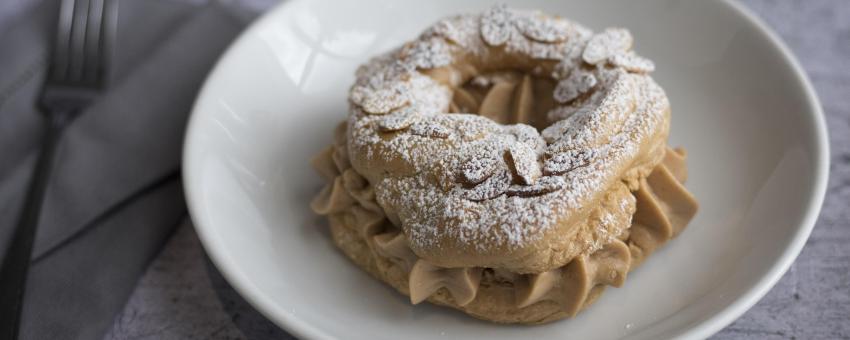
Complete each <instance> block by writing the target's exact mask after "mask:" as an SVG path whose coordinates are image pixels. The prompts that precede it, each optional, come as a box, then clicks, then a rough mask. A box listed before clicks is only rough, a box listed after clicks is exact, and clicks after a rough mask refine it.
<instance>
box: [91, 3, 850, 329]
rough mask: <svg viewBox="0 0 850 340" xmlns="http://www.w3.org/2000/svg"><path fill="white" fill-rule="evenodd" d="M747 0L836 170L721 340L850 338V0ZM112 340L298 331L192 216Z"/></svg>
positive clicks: (146, 278) (144, 283)
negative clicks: (813, 95) (800, 232)
mask: <svg viewBox="0 0 850 340" xmlns="http://www.w3.org/2000/svg"><path fill="white" fill-rule="evenodd" d="M199 2H202V1H199ZM226 2H229V3H230V5H233V3H234V2H233V1H226ZM743 2H744V3H745V4H746V5H747V6H748V7H749V8H751V9H752V10H753V11H754V12H755V13H756V14H758V15H760V16H761V17H762V18H763V19H764V20H765V21H767V23H768V24H769V25H770V26H772V27H773V29H774V30H776V31H777V32H778V33H779V35H780V36H782V38H783V39H784V40H785V41H786V43H787V44H788V45H789V46H790V47H791V49H792V50H793V51H794V53H795V54H796V55H797V57H798V58H799V60H800V62H801V63H802V65H803V68H804V69H805V70H806V71H807V72H808V74H809V77H810V79H811V80H812V82H813V83H814V86H815V88H816V90H817V92H818V95H819V96H820V99H821V101H822V103H823V106H824V111H825V112H826V116H827V117H826V118H827V124H828V126H829V133H830V136H829V137H830V145H831V153H832V154H831V158H832V168H831V169H830V176H831V177H830V181H829V190H828V193H827V197H826V202H825V204H824V206H823V211H822V213H821V216H820V218H819V220H818V222H817V226H816V227H815V229H814V232H813V233H812V236H811V238H810V239H809V241H808V243H807V244H806V247H805V248H804V249H803V251H802V253H801V254H800V257H799V258H798V259H797V261H796V262H795V263H794V265H793V266H792V267H791V269H790V270H789V271H788V273H786V274H785V276H784V277H783V278H782V280H781V281H779V283H778V284H777V285H776V286H775V287H774V288H773V289H772V290H771V291H770V292H769V293H768V294H767V296H765V297H764V299H762V300H761V301H760V302H759V303H758V304H757V305H756V306H755V307H753V308H752V309H751V310H750V311H748V312H747V313H746V314H744V315H743V316H742V317H741V318H740V319H738V320H737V321H735V322H734V323H733V324H731V325H730V326H728V327H727V328H726V329H724V330H722V331H721V332H720V333H718V334H717V335H715V337H714V338H717V339H745V338H746V339H750V338H758V339H850V246H848V244H850V209H848V202H850V1H847V0H819V1H804V0H794V1H786V0H783V1H779V0H775V1H771V0H744V1H743ZM273 3H274V2H273V1H265V0H251V1H246V2H245V4H246V5H245V6H246V7H249V10H253V11H255V12H257V11H258V10H261V9H264V8H268V7H269V6H271V5H273ZM106 338H108V339H148V338H150V339H281V338H283V339H286V338H290V336H289V335H288V334H286V333H285V332H283V331H282V330H280V329H278V328H277V327H275V326H274V325H273V324H272V323H271V322H269V321H268V320H266V319H265V318H263V317H262V316H261V315H259V313H257V312H256V311H254V310H253V309H252V308H251V307H250V306H249V305H248V304H247V303H246V302H245V301H244V300H243V299H242V298H241V297H239V295H238V294H237V293H236V292H235V291H233V289H232V288H231V287H230V286H229V285H228V284H227V283H226V282H225V281H224V279H223V278H222V277H221V274H219V273H218V271H217V270H216V269H215V268H214V267H213V266H212V265H211V264H210V262H209V260H208V259H207V258H206V256H205V255H204V252H203V249H202V248H201V246H200V243H199V241H198V239H197V237H196V235H195V233H194V230H193V229H192V227H191V225H190V224H189V222H188V221H187V222H186V223H184V225H183V226H181V227H180V229H179V230H178V231H177V233H176V235H175V236H174V237H173V239H172V240H171V241H170V242H169V243H168V244H167V245H166V247H165V249H164V250H163V252H162V253H161V254H160V255H159V257H158V258H157V259H156V260H155V261H154V262H153V263H152V264H151V266H150V268H148V270H147V273H146V274H145V275H144V277H143V278H142V279H141V281H140V282H139V284H138V286H137V287H136V289H135V292H134V293H133V295H132V297H131V298H130V300H129V301H128V303H127V306H126V307H125V309H124V311H123V313H121V314H120V315H118V316H117V317H116V320H115V323H114V326H113V328H112V330H111V331H110V332H109V333H108V334H107V336H106Z"/></svg>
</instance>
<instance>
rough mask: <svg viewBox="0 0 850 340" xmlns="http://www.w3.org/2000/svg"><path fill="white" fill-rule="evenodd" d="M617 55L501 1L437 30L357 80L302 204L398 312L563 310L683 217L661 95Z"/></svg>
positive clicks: (541, 316) (615, 41)
mask: <svg viewBox="0 0 850 340" xmlns="http://www.w3.org/2000/svg"><path fill="white" fill-rule="evenodd" d="M631 44H632V38H631V35H630V34H629V33H628V31H626V30H623V29H607V30H605V31H603V32H600V33H598V34H595V35H594V34H592V32H590V31H589V30H588V29H586V28H584V27H582V26H580V25H577V24H575V23H572V22H569V21H566V20H564V19H561V18H556V17H550V16H546V15H543V14H541V13H538V12H521V11H515V10H510V9H507V8H505V7H503V6H497V7H494V8H492V9H490V10H489V11H487V12H486V13H484V14H481V15H461V16H456V17H452V18H448V19H445V20H443V21H440V22H439V23H437V24H435V25H434V26H432V27H431V28H429V29H428V30H427V31H426V32H425V33H423V34H422V35H421V36H420V37H419V38H418V39H416V40H414V41H413V42H410V43H408V44H406V45H405V46H403V47H402V48H400V49H399V50H396V51H394V52H391V53H389V54H387V55H385V56H382V57H379V58H376V59H374V60H372V61H370V62H369V63H367V64H366V65H364V66H363V67H361V68H360V69H359V70H358V73H357V81H356V83H355V85H354V86H353V87H352V89H351V93H350V97H349V101H350V103H351V105H350V107H351V109H350V115H349V118H348V120H347V122H345V123H344V124H341V125H340V127H339V128H338V130H337V132H336V136H335V137H336V139H335V142H334V145H333V146H332V147H330V148H328V149H327V150H325V151H324V152H323V153H322V154H320V155H319V156H317V157H316V158H315V160H314V166H315V167H316V168H317V169H318V170H319V172H320V173H321V174H322V175H323V176H324V177H325V178H327V179H328V181H329V185H328V186H327V187H326V188H325V190H323V191H322V193H321V194H320V195H319V196H318V197H317V198H316V200H314V202H313V209H314V210H315V211H316V212H317V213H320V214H324V215H328V216H329V217H330V221H331V227H332V230H333V233H332V234H333V235H334V240H335V242H336V244H337V246H339V247H340V248H341V249H342V250H343V251H344V252H345V253H346V254H347V255H348V256H349V257H350V258H352V259H353V260H354V261H355V262H356V263H357V264H358V265H360V266H361V267H364V268H366V269H367V270H368V271H369V272H371V273H372V274H373V275H375V276H376V277H378V278H380V279H382V280H383V281H385V282H387V283H389V284H391V285H392V286H393V287H395V288H396V289H398V290H399V291H401V292H402V293H405V294H408V295H409V296H410V297H411V301H412V302H413V303H418V302H420V301H423V300H426V299H427V300H428V301H431V302H433V303H437V304H442V305H448V306H452V307H455V308H458V309H461V310H463V311H465V312H466V313H468V314H471V315H473V316H476V317H479V318H483V319H488V320H493V321H497V322H521V323H540V322H546V321H551V320H555V319H558V318H563V317H567V316H572V315H575V313H577V312H578V311H579V310H581V309H582V308H583V307H584V306H586V305H588V304H589V303H591V302H592V301H593V300H594V299H595V298H596V297H597V296H598V295H599V294H600V293H601V291H602V289H603V288H604V286H606V285H613V286H619V285H620V284H622V282H623V280H624V279H625V277H626V274H627V273H628V271H629V269H630V268H632V267H633V266H634V265H636V264H637V263H640V262H642V261H643V259H644V258H645V257H646V256H647V255H648V254H649V253H651V252H652V251H653V250H654V249H656V248H657V247H658V246H659V245H661V244H663V243H664V242H666V241H667V240H668V239H670V238H671V237H673V236H675V235H676V234H677V233H678V232H679V231H681V229H682V228H684V225H685V224H686V223H687V222H688V221H689V220H690V218H691V217H692V216H693V214H694V213H695V212H696V201H695V200H694V199H693V197H691V196H690V194H689V193H688V192H687V191H686V190H685V189H684V187H683V186H682V185H681V182H682V181H683V180H684V174H685V170H684V169H685V167H684V154H683V153H679V152H674V151H670V150H667V151H665V147H666V139H667V133H668V128H669V117H670V109H669V103H668V101H667V97H666V95H665V94H664V92H663V90H662V89H661V88H660V87H659V86H658V85H657V84H656V83H655V82H654V81H653V80H652V78H651V77H649V76H648V74H647V73H648V72H650V71H652V69H653V68H654V65H652V63H651V62H649V61H648V60H646V59H643V58H641V57H638V56H637V55H635V54H634V53H633V52H631V51H630V48H631ZM503 124H508V125H503ZM538 129H540V130H542V132H538Z"/></svg>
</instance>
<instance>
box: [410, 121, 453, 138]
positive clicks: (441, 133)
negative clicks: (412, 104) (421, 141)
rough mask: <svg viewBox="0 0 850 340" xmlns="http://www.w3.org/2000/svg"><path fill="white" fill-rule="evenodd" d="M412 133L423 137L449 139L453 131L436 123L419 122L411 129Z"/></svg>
mask: <svg viewBox="0 0 850 340" xmlns="http://www.w3.org/2000/svg"><path fill="white" fill-rule="evenodd" d="M410 133H412V134H414V135H417V136H422V137H430V138H448V137H449V136H450V135H451V134H452V130H449V128H447V127H445V126H443V125H440V124H437V123H434V122H419V123H416V124H413V126H411V127H410Z"/></svg>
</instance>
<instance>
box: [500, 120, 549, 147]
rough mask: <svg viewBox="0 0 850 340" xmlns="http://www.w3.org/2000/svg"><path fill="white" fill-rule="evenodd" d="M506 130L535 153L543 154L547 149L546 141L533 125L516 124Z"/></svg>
mask: <svg viewBox="0 0 850 340" xmlns="http://www.w3.org/2000/svg"><path fill="white" fill-rule="evenodd" d="M504 129H505V131H507V132H508V133H510V134H512V135H513V136H514V137H516V140H517V142H519V143H523V144H525V145H528V146H529V147H531V148H532V149H533V150H534V151H535V152H542V151H543V149H544V148H545V147H546V141H545V140H544V139H543V137H542V136H540V132H537V129H535V128H534V127H532V126H531V125H526V124H514V125H508V126H505V127H504Z"/></svg>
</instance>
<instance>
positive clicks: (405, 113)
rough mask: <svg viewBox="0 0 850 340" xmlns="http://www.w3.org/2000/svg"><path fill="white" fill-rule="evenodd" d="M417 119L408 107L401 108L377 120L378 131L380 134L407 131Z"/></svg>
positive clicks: (417, 116)
mask: <svg viewBox="0 0 850 340" xmlns="http://www.w3.org/2000/svg"><path fill="white" fill-rule="evenodd" d="M418 119H419V115H417V114H416V113H415V112H414V111H413V110H411V109H410V108H409V107H407V108H402V109H401V110H398V111H396V112H393V113H391V114H388V115H386V116H384V117H381V119H380V120H378V130H380V131H381V132H393V131H400V130H404V129H407V128H408V127H410V126H411V125H413V123H415V122H416V121H417V120H418Z"/></svg>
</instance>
